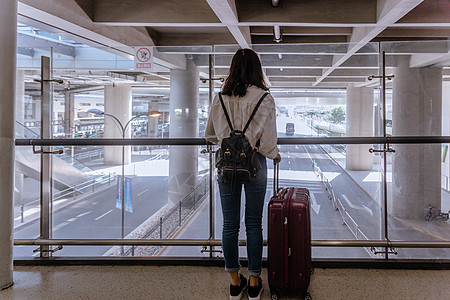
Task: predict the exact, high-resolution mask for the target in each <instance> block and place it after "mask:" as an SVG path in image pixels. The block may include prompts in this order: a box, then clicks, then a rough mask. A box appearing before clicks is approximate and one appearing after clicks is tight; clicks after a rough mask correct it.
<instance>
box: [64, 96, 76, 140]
mask: <svg viewBox="0 0 450 300" xmlns="http://www.w3.org/2000/svg"><path fill="white" fill-rule="evenodd" d="M74 105H75V94H74V93H71V92H69V91H66V92H65V93H64V133H65V135H66V137H67V138H73V137H74V130H75V128H74V127H73V126H74V121H73V120H74V114H75V108H74Z"/></svg>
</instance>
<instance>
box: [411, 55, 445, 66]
mask: <svg viewBox="0 0 450 300" xmlns="http://www.w3.org/2000/svg"><path fill="white" fill-rule="evenodd" d="M449 60H450V51H449V52H447V53H443V54H416V55H412V56H411V60H410V62H409V67H410V68H419V67H428V66H441V67H442V66H447V65H448V64H447V61H449Z"/></svg>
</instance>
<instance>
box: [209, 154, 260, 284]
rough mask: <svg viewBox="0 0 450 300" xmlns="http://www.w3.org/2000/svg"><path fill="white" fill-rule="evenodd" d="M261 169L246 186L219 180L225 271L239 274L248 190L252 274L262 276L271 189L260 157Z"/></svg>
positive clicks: (246, 226)
mask: <svg viewBox="0 0 450 300" xmlns="http://www.w3.org/2000/svg"><path fill="white" fill-rule="evenodd" d="M257 155H258V159H259V161H260V163H261V169H260V170H259V171H258V172H257V173H256V177H254V178H252V179H250V180H249V181H246V182H244V183H230V182H224V180H223V179H222V177H221V176H220V175H219V176H218V183H219V191H220V200H221V204H222V214H223V228H222V248H223V256H224V258H225V271H227V272H236V271H238V270H239V268H240V264H239V247H238V241H239V225H240V219H241V191H242V185H244V190H245V228H246V233H247V257H248V274H249V275H252V276H256V277H259V276H260V275H261V260H262V250H263V236H262V214H263V208H264V199H265V196H266V186H267V164H266V158H265V157H264V156H263V155H261V154H259V153H258V154H257Z"/></svg>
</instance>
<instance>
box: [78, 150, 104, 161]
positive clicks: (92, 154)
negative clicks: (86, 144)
mask: <svg viewBox="0 0 450 300" xmlns="http://www.w3.org/2000/svg"><path fill="white" fill-rule="evenodd" d="M102 157H103V149H95V150H90V151H85V152H81V153H77V154H74V155H73V158H74V159H76V160H78V161H80V160H83V159H89V160H92V159H93V158H96V159H100V158H102Z"/></svg>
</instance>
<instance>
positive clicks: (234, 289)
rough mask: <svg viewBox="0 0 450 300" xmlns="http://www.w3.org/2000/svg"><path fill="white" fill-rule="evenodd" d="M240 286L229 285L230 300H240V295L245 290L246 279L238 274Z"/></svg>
mask: <svg viewBox="0 0 450 300" xmlns="http://www.w3.org/2000/svg"><path fill="white" fill-rule="evenodd" d="M239 276H240V277H241V284H240V285H232V284H230V300H240V299H241V297H242V294H243V293H244V291H245V289H246V288H247V278H245V277H244V275H242V274H240V275H239Z"/></svg>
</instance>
